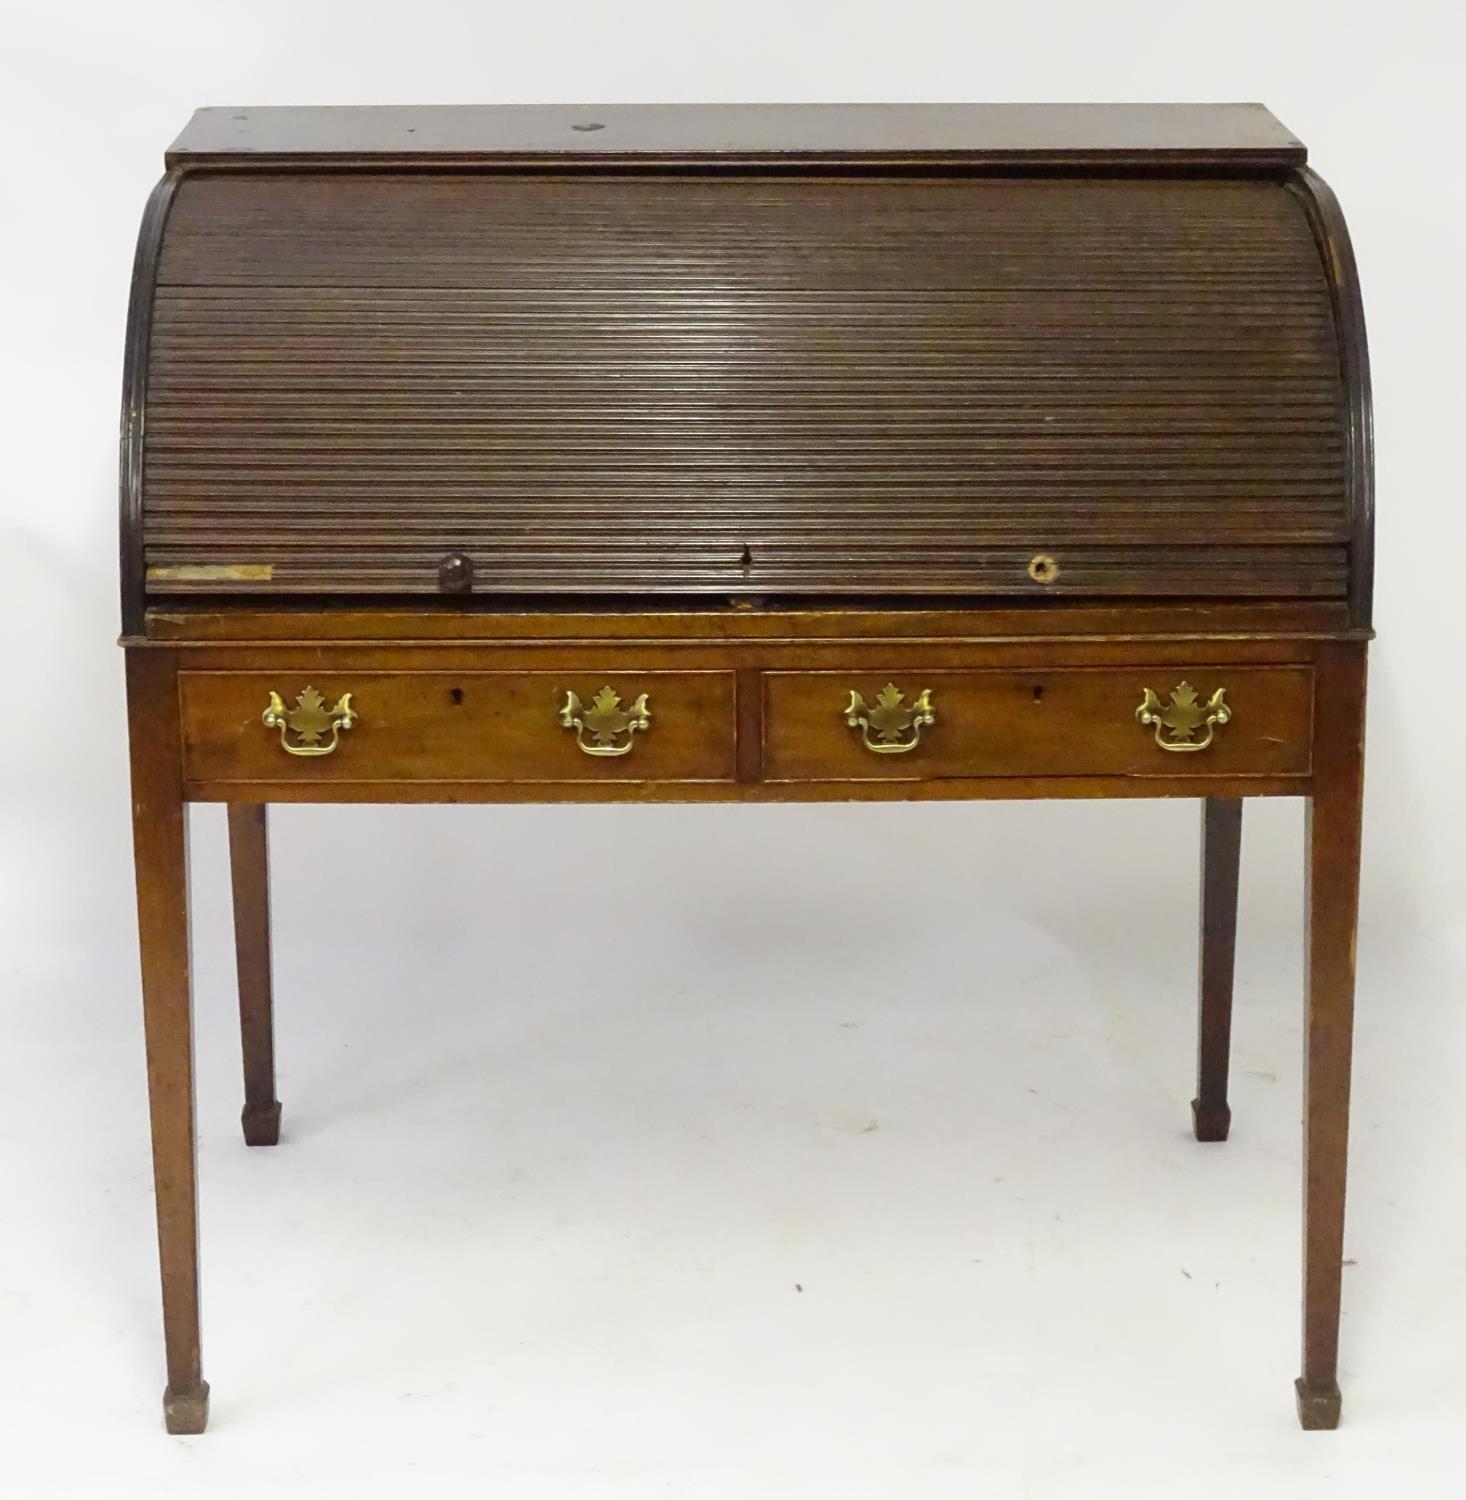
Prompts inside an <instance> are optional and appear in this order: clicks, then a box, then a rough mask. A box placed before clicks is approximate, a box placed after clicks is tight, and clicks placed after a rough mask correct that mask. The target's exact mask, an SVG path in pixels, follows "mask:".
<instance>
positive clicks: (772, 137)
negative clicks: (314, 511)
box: [167, 104, 1307, 167]
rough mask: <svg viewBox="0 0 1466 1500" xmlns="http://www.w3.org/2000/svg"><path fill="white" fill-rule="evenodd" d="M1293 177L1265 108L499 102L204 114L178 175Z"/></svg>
mask: <svg viewBox="0 0 1466 1500" xmlns="http://www.w3.org/2000/svg"><path fill="white" fill-rule="evenodd" d="M648 157H654V158H666V159H668V160H671V161H695V160H707V161H726V160H737V161H750V162H761V163H769V162H793V161H807V160H812V159H814V160H829V161H832V162H838V161H841V160H845V159H851V158H859V159H860V160H861V161H862V162H868V163H876V164H880V163H891V162H898V161H899V162H917V163H932V162H943V163H946V164H964V163H965V164H973V165H986V166H993V165H1003V164H1012V165H1020V166H1042V165H1069V164H1088V165H1104V166H1119V165H1126V164H1147V163H1153V164H1162V163H1163V164H1165V165H1168V166H1178V165H1196V166H1218V165H1229V164H1231V165H1247V166H1251V167H1257V166H1276V167H1289V166H1298V165H1301V164H1302V163H1303V162H1304V161H1305V160H1306V159H1307V151H1306V150H1305V148H1304V146H1303V143H1302V142H1301V141H1300V140H1298V138H1297V137H1296V136H1294V135H1293V134H1292V132H1291V131H1289V130H1287V129H1286V128H1285V127H1284V126H1283V125H1282V124H1281V123H1280V122H1279V121H1278V120H1277V119H1276V118H1275V117H1274V116H1273V115H1272V114H1271V113H1269V111H1268V110H1267V109H1265V108H1264V107H1263V106H1262V105H1261V104H706V105H704V104H698V105H690V104H553V105H552V104H532V105H527V104H498V105H430V106H412V107H406V106H395V105H385V106H384V105H370V106H356V105H325V106H316V105H312V106H307V107H288V108H281V107H269V108H247V107H227V106H224V107H217V108H211V109H200V110H198V111H196V112H195V114H194V116H193V118H192V120H190V121H189V123H188V125H187V126H186V127H185V128H184V131H183V133H182V134H181V135H180V136H179V137H178V139H177V140H176V141H174V143H173V145H172V146H171V147H170V148H169V151H168V154H167V161H168V164H169V165H170V166H186V165H189V164H195V163H197V164H203V163H212V162H221V161H222V162H231V163H239V162H241V161H258V160H259V159H261V158H265V159H271V158H285V159H288V160H289V161H290V162H292V163H299V162H302V161H306V160H309V159H312V158H316V159H322V160H334V161H339V160H350V159H360V158H372V159H374V160H375V159H381V160H382V161H384V162H400V161H404V160H411V159H414V158H416V159H419V160H422V161H426V162H427V163H429V164H439V163H441V162H445V161H452V160H473V159H475V158H480V159H483V158H492V159H494V160H495V161H503V160H505V159H506V158H507V159H514V158H521V159H524V160H527V161H540V162H543V161H545V160H550V161H553V162H554V163H555V164H560V163H561V162H563V163H565V164H569V165H576V164H594V163H608V162H614V161H616V160H617V159H619V158H636V159H638V160H645V159H646V158H648Z"/></svg>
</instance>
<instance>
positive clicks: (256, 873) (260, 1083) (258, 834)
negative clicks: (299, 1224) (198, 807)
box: [229, 802, 280, 1146]
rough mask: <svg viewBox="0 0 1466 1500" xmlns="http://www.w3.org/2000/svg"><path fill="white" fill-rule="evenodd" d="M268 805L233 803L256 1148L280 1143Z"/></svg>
mask: <svg viewBox="0 0 1466 1500" xmlns="http://www.w3.org/2000/svg"><path fill="white" fill-rule="evenodd" d="M265 816H266V815H265V808H264V804H263V803H258V802H255V803H250V802H231V803H230V804H229V873H230V878H231V881H232V883H233V886H234V959H235V965H236V968H237V969H238V973H239V1034H240V1040H241V1042H242V1044H243V1049H244V1111H243V1113H242V1114H241V1115H240V1122H241V1123H242V1124H243V1126H244V1139H245V1142H246V1144H248V1145H251V1146H274V1145H276V1144H278V1142H279V1140H280V1101H279V1100H278V1099H277V1098H276V1097H275V1021H274V1002H273V998H272V994H271V978H270V853H269V835H268V833H267V831H266V824H265Z"/></svg>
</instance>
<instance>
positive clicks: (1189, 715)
mask: <svg viewBox="0 0 1466 1500" xmlns="http://www.w3.org/2000/svg"><path fill="white" fill-rule="evenodd" d="M1135 717H1136V718H1137V719H1139V720H1140V722H1141V723H1142V724H1144V725H1145V726H1146V727H1147V728H1149V727H1150V726H1151V725H1154V726H1155V742H1156V744H1158V745H1159V746H1160V747H1161V749H1162V750H1174V751H1176V752H1177V753H1178V754H1183V755H1184V754H1186V753H1188V752H1192V753H1194V752H1195V751H1197V750H1205V749H1206V747H1207V746H1208V745H1210V744H1211V742H1212V740H1213V739H1215V738H1216V732H1217V729H1218V728H1219V727H1220V726H1221V725H1223V724H1225V723H1226V722H1227V721H1228V720H1229V719H1230V718H1231V717H1232V710H1231V707H1230V706H1229V705H1228V703H1227V690H1226V688H1218V689H1217V690H1216V692H1214V693H1213V694H1212V695H1211V697H1210V698H1208V699H1207V700H1206V702H1205V703H1203V702H1201V701H1200V695H1199V694H1198V693H1197V691H1196V689H1195V688H1194V687H1192V686H1191V684H1190V683H1189V682H1181V683H1177V685H1176V686H1175V688H1173V689H1172V691H1171V701H1170V702H1169V703H1162V702H1161V700H1160V699H1159V698H1157V697H1156V695H1155V694H1154V693H1153V692H1151V690H1150V689H1149V688H1146V689H1144V692H1143V696H1142V697H1141V700H1140V707H1139V708H1137V709H1136V710H1135Z"/></svg>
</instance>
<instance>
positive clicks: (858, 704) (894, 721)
mask: <svg viewBox="0 0 1466 1500" xmlns="http://www.w3.org/2000/svg"><path fill="white" fill-rule="evenodd" d="M905 700H906V694H905V693H903V692H901V691H900V690H899V689H898V688H897V687H896V685H895V683H892V682H888V683H887V684H886V685H885V687H883V688H882V689H881V690H880V692H879V693H877V694H876V701H875V707H874V708H870V707H868V706H867V705H866V701H865V699H864V698H862V697H861V696H860V694H859V693H857V692H854V691H852V692H851V694H850V704H849V706H848V707H847V708H846V710H845V722H846V723H847V724H848V725H849V726H850V727H851V728H852V729H859V730H860V731H861V738H862V739H863V740H864V742H865V748H866V749H867V750H872V751H874V752H875V753H876V754H877V755H904V754H905V753H906V752H907V751H908V750H915V749H916V747H917V745H919V744H920V743H921V731H922V730H923V729H924V728H926V727H927V726H928V725H930V724H935V723H936V722H937V711H936V710H935V709H934V708H933V707H932V695H931V689H930V688H926V689H924V690H923V691H922V693H921V694H920V696H919V697H918V698H917V700H916V702H915V703H913V704H912V705H911V707H910V708H907V707H906V701H905ZM872 730H874V731H875V738H874V739H872V738H871V731H872ZM908 736H909V738H908Z"/></svg>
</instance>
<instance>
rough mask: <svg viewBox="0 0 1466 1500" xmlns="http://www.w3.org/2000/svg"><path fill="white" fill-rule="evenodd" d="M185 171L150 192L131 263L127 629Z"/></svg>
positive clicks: (135, 598) (125, 446)
mask: <svg viewBox="0 0 1466 1500" xmlns="http://www.w3.org/2000/svg"><path fill="white" fill-rule="evenodd" d="M182 180H183V174H182V173H181V172H168V173H167V174H165V175H164V177H163V178H162V179H161V180H160V181H159V182H158V184H157V185H156V186H155V187H154V188H153V191H152V192H151V193H150V194H149V195H148V201H147V206H146V207H145V208H144V209H143V218H142V224H141V225H140V226H139V228H138V234H137V253H136V254H135V256H134V257H133V262H132V292H131V295H130V297H129V299H128V304H127V338H126V342H125V344H124V352H123V357H122V420H121V430H120V432H119V434H118V443H119V452H118V476H117V477H118V491H119V506H120V511H121V515H120V519H119V532H118V550H119V558H120V564H121V581H122V630H123V633H124V634H125V635H130V634H132V633H134V632H136V631H140V630H141V629H142V623H143V610H144V608H145V606H146V602H147V601H146V597H145V594H144V581H143V515H142V504H143V442H144V439H145V436H146V426H147V406H148V351H149V346H150V345H151V343H152V337H153V297H154V294H155V292H156V290H157V284H158V257H159V252H160V251H161V249H162V244H163V228H164V225H165V224H166V222H167V219H168V210H169V209H170V208H172V206H173V198H174V194H175V193H176V192H177V189H178V184H179V183H180V182H181V181H182Z"/></svg>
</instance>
